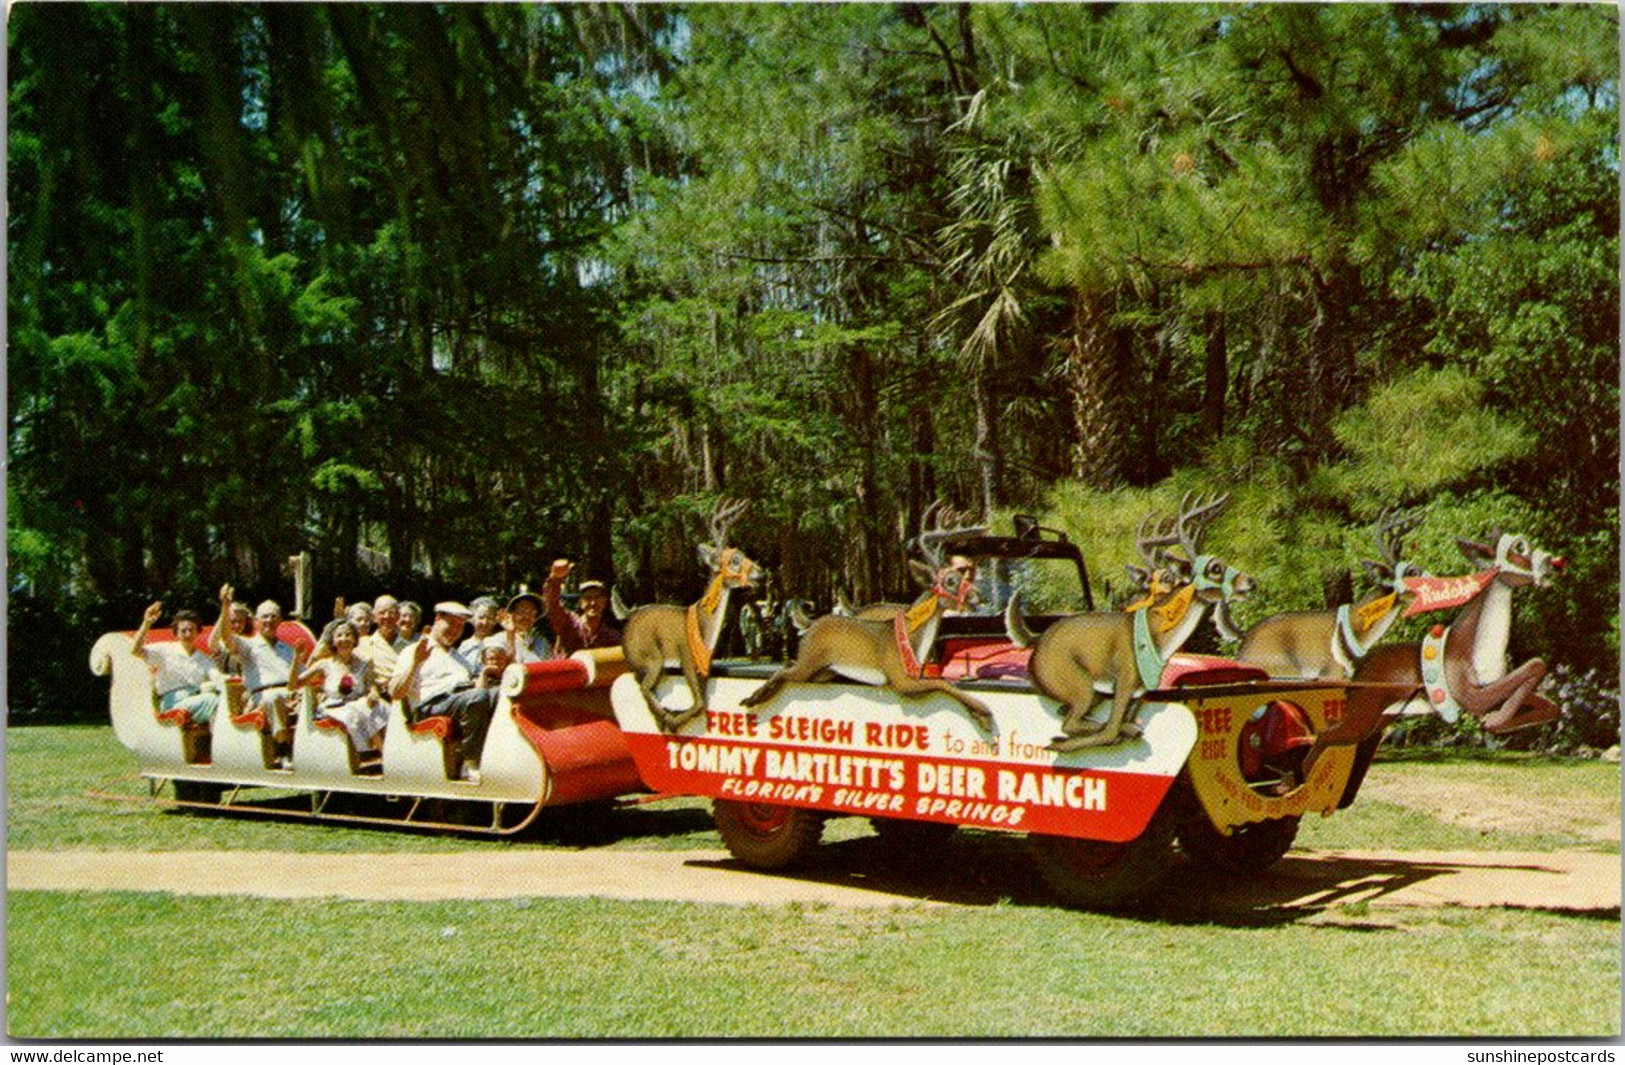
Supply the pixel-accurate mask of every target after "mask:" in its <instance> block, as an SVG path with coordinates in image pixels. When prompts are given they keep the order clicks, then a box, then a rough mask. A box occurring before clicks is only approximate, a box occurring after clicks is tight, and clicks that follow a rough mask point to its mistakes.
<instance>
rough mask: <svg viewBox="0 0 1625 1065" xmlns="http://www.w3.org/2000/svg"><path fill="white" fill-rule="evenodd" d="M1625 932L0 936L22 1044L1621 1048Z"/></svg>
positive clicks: (1034, 912)
mask: <svg viewBox="0 0 1625 1065" xmlns="http://www.w3.org/2000/svg"><path fill="white" fill-rule="evenodd" d="M268 919H269V920H268ZM271 927H275V928H277V929H279V931H278V933H277V934H275V935H271V934H269V933H268V932H267V929H268V928H271ZM1617 931H1618V926H1617V925H1616V924H1614V923H1612V922H1604V921H1599V920H1595V919H1587V918H1579V917H1561V916H1554V915H1549V914H1530V913H1517V912H1509V911H1489V912H1468V911H1448V910H1437V911H1420V910H1418V911H1411V912H1408V913H1407V914H1406V915H1405V916H1404V917H1403V918H1402V920H1401V921H1400V922H1399V923H1397V924H1382V923H1372V922H1364V921H1359V920H1355V921H1351V922H1349V923H1344V924H1320V925H1313V926H1309V927H1304V926H1302V925H1298V924H1294V923H1288V924H1284V925H1268V924H1264V925H1252V926H1247V925H1243V926H1226V925H1224V924H1216V923H1176V922H1168V921H1159V920H1145V919H1129V918H1122V917H1107V916H1099V915H1093V914H1085V913H1073V912H1067V911H1064V910H1057V909H1049V908H1034V907H1021V906H1013V905H995V906H989V907H982V908H974V909H957V908H956V909H948V908H944V909H926V908H919V907H911V908H900V909H897V910H892V911H885V910H882V911H871V910H846V909H839V908H824V907H806V906H801V907H798V906H789V907H780V908H755V907H752V908H745V909H738V908H733V907H723V906H703V905H690V904H653V903H628V902H612V901H605V900H596V899H580V900H576V899H567V900H521V901H506V902H479V903H469V902H456V903H434V904H412V905H407V904H394V903H392V904H380V903H367V902H314V901H312V902H276V903H274V904H267V903H264V902H253V903H248V902H245V901H243V900H236V899H219V898H191V899H175V898H171V897H167V896H162V895H147V894H126V893H114V894H97V895H83V894H70V893H56V892H24V893H17V894H13V895H12V896H11V904H10V909H9V913H8V918H7V939H8V947H9V955H10V967H9V972H10V992H11V1034H12V1035H13V1036H19V1037H50V1038H59V1039H60V1038H77V1037H90V1036H98V1037H111V1038H137V1037H153V1038H160V1039H163V1038H179V1037H208V1036H237V1037H270V1038H288V1037H321V1036H366V1037H418V1038H441V1037H446V1038H456V1037H493V1038H503V1039H512V1038H521V1037H536V1036H550V1037H608V1036H621V1037H665V1036H690V1037H720V1036H763V1037H795V1036H829V1037H842V1036H845V1037H856V1036H893V1037H900V1036H941V1037H947V1036H967V1037H992V1036H1100V1037H1154V1036H1204V1037H1223V1036H1250V1037H1258V1036H1263V1035H1275V1036H1361V1037H1375V1036H1395V1037H1402V1036H1418V1035H1430V1036H1452V1035H1456V1036H1492V1035H1494V1036H1500V1035H1518V1036H1540V1035H1553V1036H1570V1037H1577V1036H1605V1035H1611V1034H1615V1033H1617V1032H1618V1030H1619V1029H1618V1018H1619V1008H1620V1000H1619V982H1618V977H1619V968H1618V965H1619V958H1618V951H1619V942H1618V939H1617V936H1616V933H1617ZM431 987H432V988H433V989H434V990H433V992H432V993H429V988H431Z"/></svg>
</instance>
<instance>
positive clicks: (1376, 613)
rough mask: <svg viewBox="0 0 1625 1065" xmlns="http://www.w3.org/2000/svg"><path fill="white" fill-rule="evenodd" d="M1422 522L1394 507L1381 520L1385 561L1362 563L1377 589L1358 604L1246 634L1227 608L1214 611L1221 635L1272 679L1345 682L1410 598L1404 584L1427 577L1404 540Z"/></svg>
mask: <svg viewBox="0 0 1625 1065" xmlns="http://www.w3.org/2000/svg"><path fill="white" fill-rule="evenodd" d="M1421 522H1422V515H1421V514H1420V513H1415V512H1412V513H1404V512H1401V511H1398V510H1395V509H1393V508H1390V509H1388V510H1385V511H1383V512H1382V514H1381V516H1380V517H1379V518H1378V519H1377V528H1376V541H1377V550H1378V551H1379V552H1380V553H1381V555H1382V560H1381V561H1377V560H1374V559H1364V560H1362V562H1363V564H1364V566H1365V568H1366V571H1367V572H1368V573H1370V574H1371V576H1372V577H1373V578H1374V579H1375V581H1376V584H1377V587H1376V589H1375V590H1374V591H1372V592H1371V593H1370V594H1369V595H1367V596H1366V597H1365V598H1364V599H1361V600H1360V601H1359V602H1357V603H1352V604H1350V603H1344V604H1343V605H1342V606H1340V607H1338V608H1337V609H1336V610H1295V611H1289V612H1287V613H1284V614H1276V615H1274V616H1273V617H1268V618H1265V619H1264V620H1263V621H1260V622H1259V623H1258V624H1256V625H1254V626H1253V627H1252V628H1250V629H1248V630H1247V631H1246V632H1245V633H1241V632H1237V631H1236V630H1235V628H1234V627H1233V626H1231V624H1230V617H1229V612H1228V611H1227V610H1226V609H1225V607H1224V605H1223V604H1220V606H1219V607H1218V609H1216V610H1215V611H1214V622H1215V623H1216V624H1217V625H1218V628H1219V633H1220V634H1221V635H1222V636H1224V637H1225V638H1226V639H1229V640H1240V641H1241V647H1240V648H1239V649H1238V650H1237V651H1236V655H1235V657H1236V658H1238V659H1240V660H1241V661H1243V662H1248V663H1251V664H1252V665H1255V666H1258V667H1260V668H1262V669H1264V670H1265V671H1267V672H1268V673H1269V675H1270V676H1272V677H1315V678H1334V679H1337V680H1342V679H1345V678H1347V677H1348V676H1350V675H1351V674H1352V673H1353V672H1354V667H1355V665H1356V663H1358V662H1359V661H1360V659H1362V658H1364V657H1365V656H1366V654H1367V653H1368V652H1369V651H1370V650H1371V648H1372V647H1374V646H1376V644H1377V642H1378V641H1380V640H1381V639H1382V638H1383V636H1384V635H1386V634H1387V632H1388V630H1389V628H1390V627H1392V625H1393V624H1394V622H1395V621H1397V620H1398V619H1399V615H1400V611H1401V610H1402V609H1403V607H1404V605H1405V600H1406V598H1407V597H1408V595H1409V589H1408V588H1407V586H1406V583H1405V582H1406V581H1407V580H1409V579H1411V578H1412V577H1421V576H1424V574H1423V572H1422V570H1421V569H1419V568H1418V567H1416V566H1415V565H1413V564H1411V563H1410V562H1407V561H1405V560H1404V559H1403V558H1402V557H1401V556H1402V555H1403V553H1404V550H1403V549H1404V540H1405V536H1406V535H1407V534H1408V533H1410V532H1411V531H1412V530H1413V529H1415V528H1416V527H1417V526H1418V525H1420V524H1421Z"/></svg>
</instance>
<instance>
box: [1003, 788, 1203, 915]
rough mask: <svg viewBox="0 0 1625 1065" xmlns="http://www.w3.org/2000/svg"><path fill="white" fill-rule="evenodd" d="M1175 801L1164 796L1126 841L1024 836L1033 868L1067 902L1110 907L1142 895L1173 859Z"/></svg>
mask: <svg viewBox="0 0 1625 1065" xmlns="http://www.w3.org/2000/svg"><path fill="white" fill-rule="evenodd" d="M1176 805H1177V804H1176V803H1175V802H1174V800H1173V796H1170V797H1169V799H1168V800H1166V801H1164V803H1163V805H1162V807H1161V808H1160V809H1159V810H1158V811H1157V812H1156V813H1155V814H1154V815H1152V817H1151V823H1150V824H1148V825H1146V827H1145V831H1144V832H1142V833H1140V835H1139V837H1138V838H1136V839H1132V840H1129V841H1128V842H1127V843H1106V842H1103V841H1101V840H1093V839H1073V838H1071V837H1068V836H1029V837H1027V840H1028V845H1029V848H1030V849H1031V851H1032V855H1033V862H1034V864H1035V865H1037V867H1038V873H1039V875H1040V876H1041V877H1043V878H1044V883H1045V884H1047V885H1048V886H1049V889H1050V891H1051V892H1053V893H1054V894H1055V896H1056V897H1057V898H1059V899H1060V900H1061V901H1062V902H1064V903H1065V904H1066V905H1068V906H1075V907H1078V908H1079V909H1086V910H1112V909H1117V908H1119V907H1122V906H1126V905H1128V904H1129V903H1132V902H1136V901H1138V900H1140V899H1141V898H1144V897H1145V896H1146V895H1147V894H1148V893H1149V892H1150V890H1151V889H1152V888H1153V887H1155V886H1156V884H1157V881H1159V880H1160V879H1162V877H1163V875H1164V874H1165V873H1167V872H1168V869H1169V868H1170V867H1171V866H1172V865H1173V861H1174V829H1175V827H1176V825H1177V823H1178V818H1177V817H1176V816H1175V814H1174V808H1175V806H1176Z"/></svg>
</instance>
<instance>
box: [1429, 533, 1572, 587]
mask: <svg viewBox="0 0 1625 1065" xmlns="http://www.w3.org/2000/svg"><path fill="white" fill-rule="evenodd" d="M1489 540H1490V543H1491V544H1493V545H1494V546H1493V547H1492V546H1490V545H1489V544H1483V543H1479V542H1477V541H1475V540H1457V541H1456V546H1457V547H1459V548H1460V549H1461V553H1462V554H1463V555H1465V556H1467V560H1468V561H1469V562H1471V563H1473V564H1474V565H1475V566H1477V567H1478V568H1480V569H1489V568H1491V567H1492V566H1493V567H1494V568H1496V569H1498V570H1499V571H1500V574H1499V579H1500V580H1501V581H1502V582H1503V583H1506V584H1509V585H1513V586H1514V587H1516V586H1519V585H1525V584H1533V585H1535V586H1536V587H1537V588H1541V587H1545V586H1546V585H1547V584H1548V583H1550V582H1551V579H1552V576H1553V574H1556V573H1561V572H1562V571H1563V570H1564V569H1566V568H1567V567H1568V561H1567V560H1566V559H1564V558H1562V557H1560V556H1557V555H1553V554H1550V553H1548V552H1546V551H1544V550H1542V549H1540V548H1538V547H1534V546H1532V545H1531V544H1530V543H1529V538H1528V537H1526V536H1519V535H1517V534H1516V533H1504V532H1501V531H1500V530H1499V529H1492V530H1490V535H1489Z"/></svg>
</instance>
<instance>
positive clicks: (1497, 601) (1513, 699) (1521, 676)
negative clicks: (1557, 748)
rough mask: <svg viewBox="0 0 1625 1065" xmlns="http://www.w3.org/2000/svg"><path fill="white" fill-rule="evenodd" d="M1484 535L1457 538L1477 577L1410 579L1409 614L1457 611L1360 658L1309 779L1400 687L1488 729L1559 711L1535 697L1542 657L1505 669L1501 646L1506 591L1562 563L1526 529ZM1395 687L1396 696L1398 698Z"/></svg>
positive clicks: (1385, 710) (1363, 731)
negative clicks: (1485, 539) (1483, 538)
mask: <svg viewBox="0 0 1625 1065" xmlns="http://www.w3.org/2000/svg"><path fill="white" fill-rule="evenodd" d="M1490 538H1491V541H1492V542H1493V544H1494V546H1493V547H1492V546H1490V545H1488V544H1482V543H1477V542H1475V541H1472V540H1457V541H1456V546H1457V547H1459V548H1461V552H1462V554H1464V555H1466V556H1467V559H1468V560H1469V561H1471V562H1473V563H1475V564H1477V565H1478V566H1479V571H1478V572H1477V573H1476V574H1473V575H1471V576H1467V577H1455V578H1423V577H1412V578H1410V579H1409V581H1408V588H1409V590H1410V591H1411V592H1412V593H1413V594H1415V596H1416V601H1415V602H1414V603H1413V604H1412V605H1411V607H1410V609H1409V610H1407V611H1406V613H1407V615H1410V614H1419V613H1423V612H1425V611H1429V610H1440V609H1444V608H1446V607H1451V606H1461V608H1462V609H1461V611H1460V612H1459V613H1458V614H1457V615H1456V618H1455V620H1454V621H1452V622H1451V623H1450V624H1449V625H1448V626H1445V625H1435V626H1433V628H1432V629H1431V630H1430V631H1429V632H1428V634H1427V635H1426V636H1424V637H1423V639H1422V642H1421V643H1420V644H1415V643H1402V644H1386V645H1384V646H1382V647H1378V648H1376V649H1375V650H1373V651H1372V652H1371V653H1370V654H1369V655H1367V656H1366V657H1365V658H1364V659H1362V660H1361V661H1360V663H1359V665H1358V666H1356V667H1355V670H1354V677H1353V680H1354V682H1355V683H1354V685H1353V686H1351V688H1350V690H1349V699H1348V707H1347V708H1346V710H1345V711H1344V714H1343V719H1342V721H1340V722H1339V723H1338V724H1337V726H1336V727H1335V728H1331V729H1328V730H1326V731H1325V732H1323V733H1321V734H1320V735H1319V736H1317V737H1315V744H1314V746H1313V747H1311V748H1310V750H1309V753H1308V755H1306V756H1305V757H1304V763H1303V774H1304V776H1305V777H1307V776H1308V774H1309V771H1310V770H1311V769H1312V768H1314V764H1315V762H1316V761H1317V760H1318V759H1319V758H1320V756H1321V754H1322V753H1324V751H1325V750H1326V749H1327V748H1330V747H1336V746H1344V745H1348V744H1354V743H1359V742H1360V741H1361V740H1364V739H1365V738H1366V737H1368V736H1370V735H1371V734H1372V733H1373V732H1375V731H1376V729H1377V728H1379V727H1380V726H1381V723H1382V719H1383V718H1384V717H1385V716H1387V715H1388V714H1395V715H1397V714H1398V713H1400V712H1401V711H1402V709H1403V706H1404V705H1406V704H1405V703H1404V702H1403V699H1404V696H1403V693H1405V692H1410V693H1418V692H1419V693H1421V696H1422V698H1423V699H1424V700H1425V701H1426V703H1427V705H1428V706H1429V707H1430V708H1431V709H1433V710H1434V711H1436V712H1437V713H1438V714H1439V715H1440V716H1442V717H1443V718H1444V719H1445V720H1446V721H1454V720H1456V718H1457V716H1458V715H1459V714H1460V712H1461V711H1462V710H1466V711H1467V712H1468V713H1469V714H1471V715H1473V716H1474V717H1476V718H1478V720H1479V723H1480V724H1482V725H1483V726H1484V729H1485V731H1487V732H1511V731H1512V730H1514V729H1520V728H1528V727H1529V726H1531V725H1539V724H1543V723H1545V722H1547V721H1551V720H1553V719H1554V718H1556V717H1558V716H1559V715H1560V714H1561V712H1562V711H1561V710H1560V709H1559V708H1558V707H1557V706H1556V704H1554V703H1553V702H1552V701H1551V700H1550V699H1547V698H1546V697H1545V696H1542V695H1537V694H1535V688H1536V687H1538V686H1539V684H1540V682H1541V680H1542V679H1543V678H1544V677H1545V676H1546V663H1545V662H1543V661H1541V660H1540V659H1538V658H1532V659H1530V660H1529V661H1527V662H1525V663H1524V664H1523V665H1521V666H1519V667H1518V668H1517V669H1515V670H1512V671H1511V672H1510V673H1509V672H1508V671H1507V661H1506V651H1507V639H1508V637H1509V636H1510V634H1511V629H1512V593H1513V592H1514V591H1515V590H1516V589H1518V588H1523V587H1526V586H1528V585H1534V586H1535V587H1537V588H1538V587H1543V586H1544V585H1546V584H1547V583H1549V582H1550V581H1551V578H1552V575H1553V574H1554V573H1561V572H1562V571H1563V569H1564V568H1565V567H1566V566H1567V562H1566V561H1565V560H1564V559H1562V558H1559V557H1556V556H1553V555H1551V554H1548V553H1547V552H1546V551H1543V550H1541V549H1540V548H1538V547H1531V545H1530V543H1529V541H1528V540H1527V539H1526V538H1525V537H1522V536H1517V535H1514V534H1512V533H1502V532H1499V531H1498V530H1497V531H1495V532H1492V533H1491V534H1490ZM1396 693H1400V694H1399V698H1400V699H1401V702H1395V701H1394V700H1395V697H1396Z"/></svg>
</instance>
